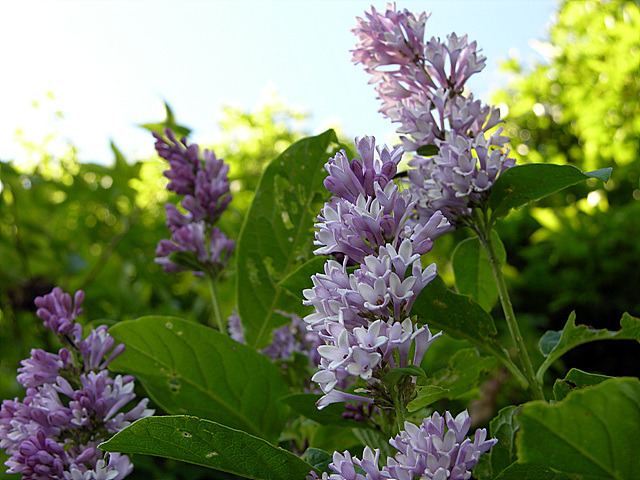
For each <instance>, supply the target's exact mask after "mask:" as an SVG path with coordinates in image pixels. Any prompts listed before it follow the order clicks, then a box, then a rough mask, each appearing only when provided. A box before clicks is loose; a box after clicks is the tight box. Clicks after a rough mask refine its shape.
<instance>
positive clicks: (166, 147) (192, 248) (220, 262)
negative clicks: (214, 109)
mask: <svg viewBox="0 0 640 480" xmlns="http://www.w3.org/2000/svg"><path fill="white" fill-rule="evenodd" d="M153 135H154V136H155V138H156V144H155V147H156V151H157V152H158V155H160V157H162V158H164V159H165V160H166V161H167V162H168V163H169V167H170V168H169V170H167V171H166V172H164V175H165V176H166V177H167V178H168V179H169V184H168V185H167V189H168V190H170V191H173V192H175V193H177V194H178V195H182V196H183V199H182V201H181V202H180V207H181V210H180V209H178V207H176V206H175V205H174V204H172V203H167V204H166V205H165V211H166V214H167V222H166V225H167V227H168V228H169V229H170V230H171V239H164V240H161V241H160V242H159V243H158V248H157V249H156V255H157V258H156V263H158V264H159V265H161V266H162V268H163V269H164V270H165V271H166V272H171V273H172V272H178V271H183V270H187V268H186V267H185V266H184V265H183V264H180V265H178V264H177V263H174V262H173V261H171V259H170V258H169V257H170V255H171V254H172V253H173V252H180V251H182V252H190V253H193V254H195V257H196V261H197V262H199V263H200V264H201V265H202V266H203V268H206V269H207V270H208V271H209V272H210V273H212V274H217V273H218V272H219V271H220V270H222V269H223V268H224V267H225V265H226V264H227V262H228V260H229V257H230V256H231V253H233V250H234V248H235V242H234V241H233V240H231V239H229V238H227V236H226V235H225V234H224V233H223V232H221V231H220V230H219V229H218V228H216V227H214V226H213V225H214V224H215V223H216V222H217V221H218V219H219V218H220V215H222V213H223V212H224V211H225V210H226V208H227V206H228V205H229V202H230V201H231V199H232V196H231V194H230V193H229V179H228V178H227V174H228V172H229V165H227V164H226V163H225V162H224V161H223V160H222V159H219V158H217V157H216V155H215V153H214V152H213V151H212V150H206V149H205V150H204V151H202V152H201V151H200V147H199V146H198V145H197V144H191V145H189V144H188V143H187V141H186V139H184V138H183V139H181V140H180V141H178V140H177V139H176V136H175V134H174V133H173V132H172V131H171V130H169V129H166V130H165V137H163V136H161V135H159V134H157V133H154V134H153ZM196 273H198V274H202V272H201V271H197V272H196Z"/></svg>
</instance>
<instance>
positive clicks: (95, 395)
mask: <svg viewBox="0 0 640 480" xmlns="http://www.w3.org/2000/svg"><path fill="white" fill-rule="evenodd" d="M75 298H76V302H75V307H74V308H72V305H71V297H70V296H69V295H67V294H65V293H63V292H62V290H60V289H59V288H56V289H54V290H53V292H51V293H50V294H48V295H45V296H44V297H38V298H37V299H36V305H37V306H38V307H39V309H38V312H37V313H38V316H40V318H42V319H43V320H44V324H45V326H46V327H47V328H50V329H51V330H53V331H54V332H56V334H57V336H58V338H59V339H60V340H61V341H63V342H65V343H66V345H67V348H63V349H61V350H60V351H59V353H58V354H57V355H55V354H50V353H47V352H44V351H42V350H36V349H34V350H32V351H31V357H30V358H29V359H27V360H24V361H23V362H22V367H21V368H20V369H19V372H20V374H19V375H18V381H19V382H20V383H21V384H22V385H23V386H24V387H26V388H27V391H26V396H25V398H24V399H23V400H18V399H17V398H16V399H14V400H4V401H3V402H2V406H1V407H0V448H2V449H4V450H5V451H6V453H7V455H9V456H10V458H9V460H7V462H6V463H5V465H6V466H7V467H8V473H19V474H21V475H22V478H24V479H33V480H41V479H58V480H78V479H80V480H121V479H123V478H124V477H125V476H126V475H128V474H129V473H130V472H131V470H132V468H133V467H132V465H131V462H130V461H129V458H128V457H127V456H126V455H119V454H115V455H113V454H112V455H111V456H110V460H109V463H108V464H106V463H105V461H104V460H103V453H102V452H101V451H100V450H98V448H97V445H98V444H99V443H101V442H102V441H104V440H106V439H107V438H108V437H109V436H110V435H111V434H114V433H116V432H118V431H119V430H121V429H122V428H124V427H126V426H127V425H129V424H130V423H131V422H134V421H135V420H138V419H139V418H142V417H146V416H149V415H152V414H153V411H152V410H149V409H148V408H147V403H148V399H143V400H141V401H140V402H138V404H137V405H136V406H133V407H132V408H131V407H129V405H130V404H131V402H132V401H133V400H134V398H135V394H134V393H133V388H134V379H133V377H131V376H121V375H117V376H116V377H115V378H112V377H111V376H110V374H109V372H108V370H106V367H107V365H108V364H109V363H110V362H111V361H112V360H113V359H114V358H115V357H117V356H118V355H119V354H121V353H122V351H123V350H124V345H115V341H114V339H113V338H112V337H111V336H110V335H109V333H108V329H107V327H106V326H104V325H102V326H100V327H97V328H96V329H95V330H93V331H92V332H91V333H90V334H89V335H88V336H87V337H86V338H84V339H82V326H81V325H80V324H78V323H77V322H76V321H75V320H76V317H77V315H79V314H80V313H81V310H80V308H79V307H80V303H81V302H82V299H83V298H84V293H83V292H78V293H77V294H76V295H75ZM70 333H71V335H70ZM127 407H129V409H128V410H127Z"/></svg>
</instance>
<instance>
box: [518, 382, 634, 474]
mask: <svg viewBox="0 0 640 480" xmlns="http://www.w3.org/2000/svg"><path fill="white" fill-rule="evenodd" d="M518 421H519V422H520V431H519V433H518V437H517V442H516V443H517V445H518V461H519V462H521V463H535V464H538V465H541V466H545V467H549V468H553V469H555V470H558V471H560V472H563V473H566V474H568V475H577V476H576V477H575V478H581V479H584V480H605V479H611V480H639V479H640V455H638V444H637V442H636V439H637V438H640V381H639V380H638V379H637V378H613V379H610V380H606V381H604V382H602V383H600V384H599V385H596V386H594V387H588V388H584V389H580V390H574V391H572V392H570V393H569V394H568V395H567V397H566V398H565V399H564V400H562V401H561V402H558V403H556V404H555V405H549V404H548V403H546V402H543V401H535V402H530V403H527V404H525V405H524V406H523V407H522V412H521V413H520V414H519V415H518ZM578 476H579V477H578Z"/></svg>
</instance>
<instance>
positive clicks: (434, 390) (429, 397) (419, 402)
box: [407, 385, 450, 412]
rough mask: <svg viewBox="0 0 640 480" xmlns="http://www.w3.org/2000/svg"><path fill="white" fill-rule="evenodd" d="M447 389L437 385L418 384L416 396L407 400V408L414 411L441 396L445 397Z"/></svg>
mask: <svg viewBox="0 0 640 480" xmlns="http://www.w3.org/2000/svg"><path fill="white" fill-rule="evenodd" d="M449 391H450V390H449V389H448V388H442V387H438V386H437V385H419V386H417V387H416V392H417V395H418V396H417V397H416V398H414V399H413V400H411V402H409V404H408V405H407V410H409V411H410V412H415V411H416V410H420V409H421V408H424V407H428V406H429V405H431V404H432V403H434V402H437V401H438V400H440V399H441V398H445V397H446V396H447V394H448V393H449Z"/></svg>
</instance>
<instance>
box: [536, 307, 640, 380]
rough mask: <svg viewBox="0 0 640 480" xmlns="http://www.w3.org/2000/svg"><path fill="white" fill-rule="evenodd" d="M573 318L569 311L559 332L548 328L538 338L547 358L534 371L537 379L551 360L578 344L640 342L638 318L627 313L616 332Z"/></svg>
mask: <svg viewBox="0 0 640 480" xmlns="http://www.w3.org/2000/svg"><path fill="white" fill-rule="evenodd" d="M575 320H576V314H575V312H571V315H569V319H568V320H567V323H566V324H565V326H564V328H563V329H562V331H561V332H558V331H554V330H550V331H548V332H546V333H545V334H544V335H543V336H542V338H540V351H541V352H542V354H543V355H544V356H545V357H547V358H546V359H545V361H544V362H543V363H542V365H541V366H540V368H539V369H538V372H537V373H536V377H537V379H538V381H540V382H541V381H542V378H543V376H544V374H545V372H546V371H547V369H548V368H549V367H550V366H551V364H553V362H555V361H556V360H557V359H558V358H560V357H561V356H562V355H564V354H565V353H567V352H568V351H569V350H571V349H572V348H575V347H577V346H578V345H582V344H584V343H589V342H595V341H596V340H636V341H639V342H640V319H638V318H635V317H632V316H631V315H629V314H628V313H624V314H623V315H622V319H621V320H620V330H618V331H617V332H612V331H610V330H606V329H601V330H596V329H594V328H589V327H588V326H586V325H576V324H575Z"/></svg>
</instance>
